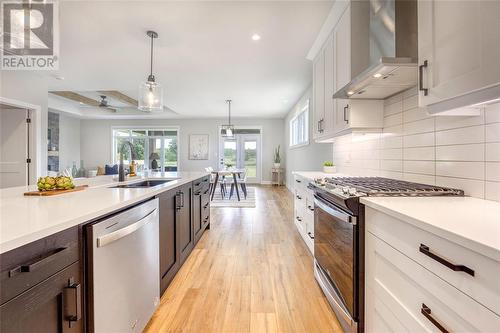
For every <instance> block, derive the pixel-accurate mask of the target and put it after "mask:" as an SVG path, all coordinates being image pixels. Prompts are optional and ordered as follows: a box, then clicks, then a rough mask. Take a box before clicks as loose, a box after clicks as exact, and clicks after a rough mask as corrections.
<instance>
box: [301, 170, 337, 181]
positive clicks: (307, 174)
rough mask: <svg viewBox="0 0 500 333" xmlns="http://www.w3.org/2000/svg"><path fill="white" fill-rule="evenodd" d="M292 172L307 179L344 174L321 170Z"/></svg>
mask: <svg viewBox="0 0 500 333" xmlns="http://www.w3.org/2000/svg"><path fill="white" fill-rule="evenodd" d="M292 174H293V175H297V176H300V177H302V178H306V179H309V180H310V181H313V180H315V179H318V178H327V177H340V176H346V175H345V174H340V173H324V172H322V171H293V172H292Z"/></svg>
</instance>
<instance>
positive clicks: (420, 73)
mask: <svg viewBox="0 0 500 333" xmlns="http://www.w3.org/2000/svg"><path fill="white" fill-rule="evenodd" d="M428 64H429V63H428V62H427V60H424V63H423V64H422V65H420V66H418V90H420V91H423V92H424V96H427V95H428V94H429V89H428V88H424V68H427V65H428Z"/></svg>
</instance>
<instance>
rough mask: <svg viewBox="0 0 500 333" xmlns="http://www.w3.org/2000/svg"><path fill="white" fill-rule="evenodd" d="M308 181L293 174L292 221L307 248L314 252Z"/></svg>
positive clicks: (311, 206) (312, 209) (311, 196)
mask: <svg viewBox="0 0 500 333" xmlns="http://www.w3.org/2000/svg"><path fill="white" fill-rule="evenodd" d="M309 181H310V180H309V179H307V178H305V177H301V176H299V175H295V176H294V189H293V193H294V195H295V199H294V212H295V214H294V223H295V226H296V227H297V231H298V232H299V234H300V236H301V237H302V239H303V240H304V242H305V243H306V245H307V248H308V249H309V251H311V253H312V254H314V213H313V212H314V199H313V198H314V192H313V190H311V189H309V188H307V185H308V183H309Z"/></svg>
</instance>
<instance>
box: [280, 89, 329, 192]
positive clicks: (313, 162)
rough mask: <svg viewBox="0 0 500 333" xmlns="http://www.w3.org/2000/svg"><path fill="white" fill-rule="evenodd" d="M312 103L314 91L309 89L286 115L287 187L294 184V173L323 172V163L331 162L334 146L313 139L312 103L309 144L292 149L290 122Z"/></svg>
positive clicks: (310, 108)
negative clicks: (308, 102)
mask: <svg viewBox="0 0 500 333" xmlns="http://www.w3.org/2000/svg"><path fill="white" fill-rule="evenodd" d="M308 99H309V100H310V101H312V89H311V88H309V89H308V90H307V91H306V92H305V93H304V94H303V95H302V97H301V98H300V100H299V101H298V102H297V104H295V106H294V107H293V108H292V110H290V112H289V113H288V114H287V115H286V117H285V119H284V122H283V126H284V127H285V131H284V135H285V137H284V141H285V148H286V149H285V167H286V183H287V186H291V184H293V175H292V171H321V170H322V168H323V163H324V162H325V161H327V160H331V153H332V144H330V143H315V142H314V140H313V139H312V133H313V109H312V103H310V107H309V144H308V145H306V146H301V147H296V148H290V126H289V124H290V120H291V119H292V118H293V117H294V116H295V115H296V114H297V113H299V112H300V111H301V110H302V108H303V107H304V105H306V103H307V100H308Z"/></svg>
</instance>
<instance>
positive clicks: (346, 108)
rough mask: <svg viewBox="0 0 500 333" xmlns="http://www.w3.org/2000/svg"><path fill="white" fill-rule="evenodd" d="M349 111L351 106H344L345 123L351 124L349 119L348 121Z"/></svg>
mask: <svg viewBox="0 0 500 333" xmlns="http://www.w3.org/2000/svg"><path fill="white" fill-rule="evenodd" d="M348 109H349V104H347V105H346V106H344V121H345V122H346V123H348V124H349V119H347V110H348Z"/></svg>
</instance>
